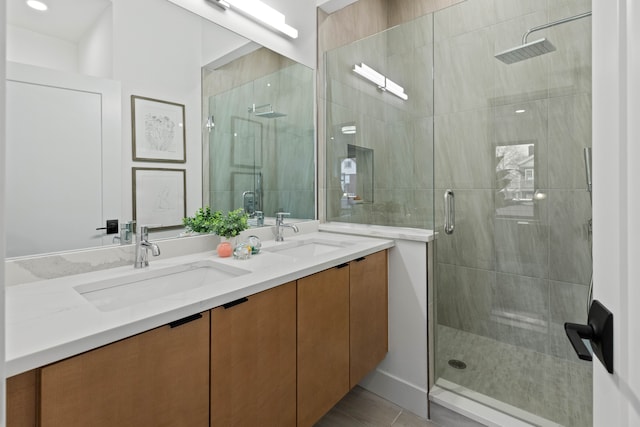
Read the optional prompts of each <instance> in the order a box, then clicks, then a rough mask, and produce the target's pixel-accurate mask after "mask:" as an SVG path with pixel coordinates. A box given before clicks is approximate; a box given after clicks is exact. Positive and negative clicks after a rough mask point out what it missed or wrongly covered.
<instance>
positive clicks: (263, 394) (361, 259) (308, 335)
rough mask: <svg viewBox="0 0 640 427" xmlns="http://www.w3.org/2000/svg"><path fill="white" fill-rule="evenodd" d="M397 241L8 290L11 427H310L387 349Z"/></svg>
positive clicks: (301, 246) (319, 237)
mask: <svg viewBox="0 0 640 427" xmlns="http://www.w3.org/2000/svg"><path fill="white" fill-rule="evenodd" d="M393 245H394V242H393V241H392V240H387V239H374V238H366V237H359V236H347V235H339V234H333V233H323V232H317V233H310V234H303V235H300V236H296V237H294V238H289V239H287V240H285V241H284V242H278V243H276V242H265V243H264V245H263V249H262V251H261V253H260V254H258V255H255V256H253V257H252V258H251V259H249V260H247V261H240V260H233V259H220V258H217V256H216V255H215V254H214V253H213V252H206V253H199V254H194V255H189V256H182V257H175V258H169V259H166V260H158V261H156V262H154V260H151V266H150V267H149V269H147V270H146V271H144V272H142V273H140V272H137V271H132V270H133V268H130V267H120V268H115V269H110V270H104V271H101V272H92V273H87V274H80V275H75V276H68V277H63V278H59V279H53V280H47V281H41V282H35V283H30V284H25V285H20V286H15V287H10V288H8V290H7V303H8V304H7V305H8V307H9V310H8V313H7V324H8V331H7V334H8V340H7V352H8V360H7V369H8V371H9V372H8V376H10V378H9V379H8V380H7V395H8V400H7V408H8V425H9V426H22V425H38V424H37V423H39V425H41V426H74V425H78V426H86V425H92V426H101V425H104V426H113V425H118V426H128V425H131V426H140V425H154V426H162V425H166V426H180V425H184V426H190V427H191V426H200V425H201V426H206V425H211V426H228V425H273V426H287V425H289V426H295V425H298V426H311V425H313V424H314V423H315V422H316V421H317V420H318V419H319V418H320V417H322V415H324V413H326V412H327V411H328V410H329V409H330V408H331V407H332V406H333V405H335V403H337V402H338V401H339V400H340V399H341V398H342V397H343V396H344V395H345V394H346V393H347V392H348V391H349V390H350V389H351V388H352V387H354V386H355V385H356V384H357V383H358V382H359V381H360V380H361V379H362V378H363V377H364V376H365V375H366V374H367V373H368V372H369V371H371V370H372V369H374V368H375V366H376V365H377V364H378V363H379V362H380V361H381V360H382V359H383V358H384V357H385V354H386V353H387V337H388V332H387V331H388V329H387V323H388V322H387V319H388V317H387V316H388V314H387V307H388V296H387V295H388V291H387V289H388V285H387V273H388V266H387V262H388V260H387V250H386V249H388V248H390V247H392V246H393ZM185 265H188V266H196V267H193V268H191V269H190V270H184V268H183V266H185ZM203 265H204V266H205V267H202V266H203ZM210 265H213V267H209V266H210ZM200 270H204V271H200ZM212 271H213V272H212ZM219 271H223V272H224V274H227V275H228V276H227V277H226V278H221V279H219V280H212V281H211V280H210V281H207V280H208V279H202V280H203V283H201V284H200V285H198V286H194V285H191V287H190V286H189V285H188V284H187V283H184V282H185V281H186V280H184V278H186V277H189V280H191V281H192V282H193V281H197V280H201V279H199V277H200V276H202V274H203V275H204V276H205V277H218V275H219V274H220V273H219ZM162 272H165V273H166V274H163V273H162ZM176 272H177V273H176ZM185 272H186V273H185ZM200 273H202V274H200ZM184 274H188V276H185V275H184ZM199 274H200V276H199ZM149 275H151V276H149ZM172 275H173V277H174V279H176V280H178V281H180V282H181V283H184V285H185V290H180V289H178V290H177V291H175V290H174V289H171V290H169V291H167V292H168V293H166V294H164V295H160V294H157V296H156V297H155V298H154V299H151V300H149V301H144V300H143V301H139V300H137V299H136V298H133V299H131V300H130V301H131V302H127V303H125V304H121V303H117V302H114V300H115V299H117V298H118V295H119V293H121V295H122V297H123V298H124V299H125V300H127V298H128V296H127V294H130V293H135V292H136V291H135V288H136V287H137V286H141V285H139V284H140V283H144V286H146V282H158V281H159V282H160V283H164V282H163V281H166V282H167V283H168V282H169V280H168V279H167V277H171V276H172ZM207 275H213V276H207ZM132 276H136V277H137V278H138V279H140V280H137V281H136V280H132V279H131V277H132ZM167 286H171V284H167ZM127 288H131V289H133V291H132V292H129V291H128V290H127V291H125V289H127ZM91 293H98V294H99V296H98V297H92V296H89V294H91Z"/></svg>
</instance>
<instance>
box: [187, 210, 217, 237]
mask: <svg viewBox="0 0 640 427" xmlns="http://www.w3.org/2000/svg"><path fill="white" fill-rule="evenodd" d="M214 215H215V213H212V212H211V208H210V207H209V206H206V207H204V208H200V209H198V210H197V211H196V214H195V215H194V216H191V217H187V218H182V224H183V225H184V226H185V227H186V228H187V230H188V231H194V232H196V233H211V232H213V222H214Z"/></svg>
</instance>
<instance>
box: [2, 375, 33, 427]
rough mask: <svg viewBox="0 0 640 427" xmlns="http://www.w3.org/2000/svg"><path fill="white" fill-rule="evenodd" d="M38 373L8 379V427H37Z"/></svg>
mask: <svg viewBox="0 0 640 427" xmlns="http://www.w3.org/2000/svg"><path fill="white" fill-rule="evenodd" d="M37 384H38V371H37V370H35V369H34V370H32V371H27V372H25V373H22V374H20V375H16V376H13V377H11V378H7V427H35V426H36V414H37V400H36V399H37Z"/></svg>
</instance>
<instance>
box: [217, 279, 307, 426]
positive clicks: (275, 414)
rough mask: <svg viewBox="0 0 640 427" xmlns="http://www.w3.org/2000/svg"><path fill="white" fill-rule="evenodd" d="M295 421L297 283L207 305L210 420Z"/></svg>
mask: <svg viewBox="0 0 640 427" xmlns="http://www.w3.org/2000/svg"><path fill="white" fill-rule="evenodd" d="M295 425H296V283H295V282H291V283H287V284H285V285H282V286H278V287H276V288H273V289H269V290H267V291H264V292H261V293H259V294H255V295H251V296H250V297H248V298H243V299H242V300H239V301H237V302H234V303H231V304H227V305H225V306H222V307H218V308H215V309H214V310H212V311H211V426H219V427H230V426H261V427H269V426H273V427H287V426H291V427H293V426H295Z"/></svg>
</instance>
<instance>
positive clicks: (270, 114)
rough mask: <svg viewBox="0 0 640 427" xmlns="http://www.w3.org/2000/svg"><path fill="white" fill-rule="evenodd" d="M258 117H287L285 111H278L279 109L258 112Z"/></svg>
mask: <svg viewBox="0 0 640 427" xmlns="http://www.w3.org/2000/svg"><path fill="white" fill-rule="evenodd" d="M256 116H258V117H264V118H265V119H275V118H276V117H286V114H285V113H278V112H277V111H273V110H272V111H264V112H262V113H256Z"/></svg>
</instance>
